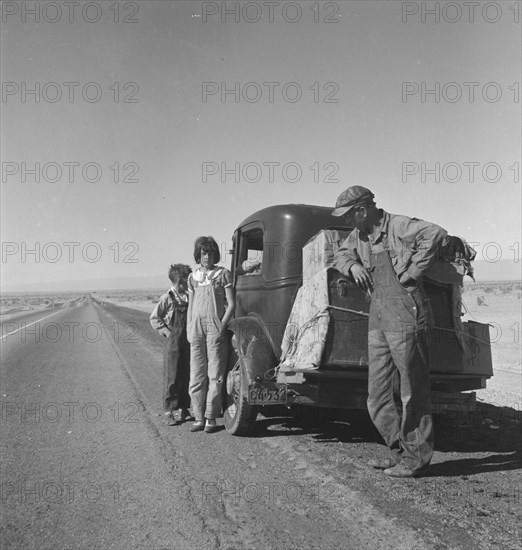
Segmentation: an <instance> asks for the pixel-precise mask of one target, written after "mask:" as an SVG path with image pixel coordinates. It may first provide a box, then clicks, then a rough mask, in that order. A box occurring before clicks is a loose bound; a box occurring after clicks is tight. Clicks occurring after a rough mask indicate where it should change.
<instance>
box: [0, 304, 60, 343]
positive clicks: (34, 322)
mask: <svg viewBox="0 0 522 550" xmlns="http://www.w3.org/2000/svg"><path fill="white" fill-rule="evenodd" d="M61 312H62V310H61V309H60V310H58V311H55V312H54V313H51V314H50V315H46V316H45V317H42V318H41V319H38V320H37V321H33V322H32V323H29V324H28V325H23V326H21V327H20V328H17V329H16V330H13V332H10V333H9V334H2V342H7V337H8V336H11V334H16V333H17V332H20V331H21V330H22V329H23V328H27V327H30V326H31V325H35V324H36V323H39V322H40V321H43V320H44V319H47V318H48V317H52V316H53V315H56V314H57V313H61ZM4 338H5V340H4Z"/></svg>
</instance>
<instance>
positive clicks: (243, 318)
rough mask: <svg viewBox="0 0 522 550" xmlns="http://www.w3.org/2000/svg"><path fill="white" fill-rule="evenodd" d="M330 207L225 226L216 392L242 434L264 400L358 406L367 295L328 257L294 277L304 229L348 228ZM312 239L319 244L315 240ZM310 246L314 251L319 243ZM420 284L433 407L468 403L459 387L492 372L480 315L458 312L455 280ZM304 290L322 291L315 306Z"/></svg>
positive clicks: (301, 208) (274, 211)
mask: <svg viewBox="0 0 522 550" xmlns="http://www.w3.org/2000/svg"><path fill="white" fill-rule="evenodd" d="M331 212H332V208H327V207H322V206H312V205H303V204H289V205H279V206H272V207H269V208H265V209H263V210H260V211H259V212H256V213H254V214H252V215H251V216H249V217H248V218H247V219H245V220H244V221H243V222H242V223H241V224H240V225H239V226H238V227H237V229H236V230H235V232H234V235H233V250H232V265H231V271H232V275H233V278H234V286H235V291H236V312H235V318H234V319H233V320H232V321H231V323H230V325H229V328H230V331H231V332H232V333H233V334H232V335H231V342H232V346H231V354H230V357H229V363H228V369H227V374H226V384H225V392H224V394H225V395H224V422H225V427H226V429H227V431H228V432H229V433H230V434H233V435H248V434H250V433H251V432H252V429H253V427H254V422H255V420H256V417H257V413H258V411H259V408H260V407H267V406H269V405H286V406H292V405H310V406H314V407H328V408H348V409H364V408H366V398H367V379H368V349H367V334H368V311H369V302H370V298H369V296H368V295H366V294H365V293H364V292H363V291H362V290H360V289H359V288H358V287H357V286H356V285H355V283H354V282H353V280H351V278H350V277H347V276H345V275H342V274H341V273H340V272H339V271H337V270H336V269H334V268H333V267H328V266H327V267H325V269H323V270H320V269H315V271H317V274H316V275H315V276H314V277H311V278H310V281H306V280H305V281H304V279H303V247H305V246H306V245H307V243H308V242H309V241H310V239H311V238H313V237H314V236H316V235H317V234H321V232H323V234H326V235H329V236H330V237H331V236H332V235H333V236H334V237H335V238H336V239H337V243H338V242H340V240H343V239H344V238H345V237H346V236H347V235H348V233H349V232H350V231H351V228H349V227H346V226H345V225H343V224H342V221H341V220H340V219H339V218H336V217H334V216H332V215H331ZM315 244H317V246H318V247H322V246H323V244H321V241H320V240H318V241H317V243H315ZM334 244H335V243H334ZM315 252H316V253H317V259H318V261H319V260H320V259H321V257H322V256H321V253H322V250H320V249H319V248H317V249H316V250H315ZM256 258H257V259H258V261H259V264H260V265H259V269H257V270H256V271H250V272H246V271H245V269H244V268H243V266H244V262H245V261H246V260H248V259H250V260H252V259H253V260H255V259H256ZM305 260H306V258H305ZM308 261H309V258H308ZM308 267H310V266H308ZM312 267H317V268H319V267H321V266H312ZM303 283H304V284H303ZM425 288H426V292H427V294H428V296H429V298H430V302H431V306H432V309H433V314H434V320H435V329H434V330H433V333H432V334H431V342H432V344H431V354H430V372H431V385H432V407H433V410H434V411H435V412H437V411H443V410H448V408H449V409H451V408H452V407H453V408H459V407H460V408H462V407H468V408H469V407H472V406H473V405H474V398H475V395H474V393H473V392H471V393H462V392H465V391H468V392H469V390H474V389H480V388H484V387H485V386H486V379H488V378H490V377H491V376H492V375H493V370H492V361H491V349H490V340H489V329H488V325H486V324H480V323H475V322H472V321H469V322H464V323H462V322H461V320H460V307H461V299H460V298H461V294H460V290H461V288H462V286H461V284H445V283H441V282H438V281H436V280H431V279H428V278H426V279H425ZM317 289H319V290H317ZM303 291H306V292H305V294H304V295H303V296H301V295H300V292H301V293H302V292H303ZM313 292H319V294H320V295H321V296H320V298H321V299H320V300H319V302H320V304H319V305H317V306H314V304H313V303H312V304H311V302H313V301H314V299H315V298H314V294H313ZM296 299H297V300H299V299H300V300H301V305H302V306H303V307H304V309H306V308H308V309H311V310H312V313H313V309H314V307H316V309H317V312H316V313H317V315H316V316H314V315H311V316H310V319H309V320H308V321H311V322H306V321H305V322H304V324H303V325H301V324H300V323H301V322H302V319H301V320H299V315H297V316H296V312H295V309H296V308H295V307H294V305H295V302H296ZM297 309H298V308H297ZM290 319H291V320H292V327H290V326H289V325H290V321H289V320H290ZM305 325H306V326H305ZM311 326H313V327H314V330H315V332H314V337H313V338H312V339H310V338H308V342H305V343H304V344H303V339H300V336H302V335H303V334H304V333H306V332H307V330H305V329H306V328H310V327H311ZM309 335H310V331H308V336H309ZM305 344H306V346H308V347H306V346H305ZM299 346H301V349H299ZM303 346H305V347H304V348H303ZM296 351H297V353H295V352H296ZM309 354H314V358H312V357H311V355H309ZM289 357H290V358H291V359H292V360H290V361H289Z"/></svg>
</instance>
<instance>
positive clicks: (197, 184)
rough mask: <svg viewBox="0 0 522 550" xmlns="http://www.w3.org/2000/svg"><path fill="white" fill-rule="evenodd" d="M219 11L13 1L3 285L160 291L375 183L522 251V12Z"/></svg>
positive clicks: (493, 8)
mask: <svg viewBox="0 0 522 550" xmlns="http://www.w3.org/2000/svg"><path fill="white" fill-rule="evenodd" d="M222 4H223V3H222V2H196V1H190V2H189V1H186V2H184V1H176V2H170V1H147V2H145V1H142V2H120V3H115V2H112V1H111V2H104V1H97V2H77V3H69V4H67V3H66V4H63V3H62V2H41V3H40V4H35V2H17V3H15V2H4V3H3V12H2V24H1V32H2V36H1V80H2V103H1V109H2V112H1V115H2V117H1V138H2V145H1V154H2V184H1V185H2V187H1V198H2V212H1V214H2V221H1V230H2V253H3V257H2V281H1V282H2V287H3V288H5V287H10V288H11V289H12V288H13V285H15V286H16V285H21V286H23V285H24V284H29V283H35V282H42V283H45V282H50V281H58V280H64V281H65V280H67V281H71V280H84V279H91V280H95V279H98V278H107V277H135V276H152V275H157V274H161V273H164V272H165V270H166V267H167V266H168V264H169V263H171V262H180V261H181V262H186V263H190V264H192V263H193V260H192V257H191V254H192V247H193V242H194V239H195V238H196V237H197V236H199V235H213V236H214V237H215V238H216V240H218V241H219V242H220V243H226V244H224V245H223V246H224V247H225V246H229V245H230V237H231V235H232V233H233V230H234V228H235V227H236V226H237V225H238V224H239V223H240V222H241V220H242V219H244V218H246V217H247V216H249V215H250V214H251V213H252V212H254V211H256V210H259V209H261V208H264V207H266V206H270V205H274V204H284V203H307V204H319V205H325V206H333V205H334V203H335V200H336V198H337V196H338V195H339V194H340V193H341V192H342V191H343V190H344V189H345V188H346V187H348V186H350V185H356V184H357V185H364V186H366V187H369V188H370V189H372V190H373V192H374V193H375V195H376V200H377V203H378V205H379V206H382V207H383V208H385V209H386V210H388V211H390V212H393V213H400V214H406V215H410V216H416V217H420V218H424V219H427V220H430V221H433V222H435V223H438V224H439V225H442V226H443V227H445V228H446V229H447V230H448V231H449V232H450V233H452V234H456V235H460V236H463V237H465V238H467V239H468V240H470V241H474V242H476V243H479V244H478V245H477V246H476V248H477V250H478V251H479V258H478V259H482V253H483V248H484V245H486V243H490V242H495V243H498V247H499V248H498V250H500V252H501V254H502V259H513V258H514V254H518V253H519V252H517V250H519V249H518V248H517V245H515V243H520V234H521V211H520V205H521V193H520V188H521V183H520V178H521V174H520V151H521V108H520V105H521V103H520V81H521V74H520V71H521V25H520V20H519V17H520V14H519V10H518V11H517V6H518V8H520V2H518V3H516V2H498V3H491V2H490V3H484V2H480V4H479V5H478V6H475V7H473V6H469V3H464V4H466V5H467V6H464V4H462V7H460V8H459V5H457V4H456V3H454V2H439V3H435V2H420V3H416V4H415V3H413V2H399V1H382V2H374V1H363V2H356V1H338V2H319V3H318V2H305V1H301V2H299V3H296V2H274V3H272V4H267V3H263V2H262V1H260V2H227V4H226V6H227V8H228V9H229V10H231V13H226V12H223V11H222ZM236 5H237V6H238V8H237V10H236V12H235V13H234V12H233V11H232V10H234V7H235V6H236ZM436 5H438V6H439V13H436V14H430V13H426V9H428V10H430V9H433V8H435V7H436ZM488 6H489V7H488ZM245 8H247V9H245ZM457 8H458V9H457ZM464 8H466V9H464ZM472 8H473V10H474V12H473V14H471V13H470V10H471V9H472ZM459 10H460V13H459ZM216 11H217V13H214V12H216ZM36 19H38V21H36ZM236 19H237V20H236ZM257 19H259V20H258V21H256V20H257ZM71 20H72V21H71ZM236 83H238V84H236ZM268 83H271V84H268ZM234 89H235V90H238V94H237V95H236V94H235V93H234V92H233V90H234ZM31 90H33V92H32V93H31ZM226 90H229V91H230V90H232V92H231V93H227V94H225V95H222V92H224V91H226ZM430 90H431V91H432V93H429V91H430ZM425 92H428V93H425ZM299 94H301V95H300V96H299ZM37 163H39V164H37ZM237 163H239V172H238V174H237V177H238V179H239V181H236V175H235V174H234V173H233V171H234V169H235V166H236V165H237ZM437 167H438V169H437ZM35 169H36V173H35ZM227 170H228V172H227ZM433 170H435V172H438V173H437V174H435V173H434V172H433ZM300 172H301V173H300ZM37 178H39V180H40V181H39V182H38V181H36V179H37ZM436 178H438V179H439V181H438V182H436V181H435V179H436ZM54 180H57V181H54ZM69 180H72V181H69ZM255 180H258V181H255ZM271 180H272V181H271ZM52 243H56V244H52ZM66 243H76V244H66ZM89 243H91V244H89ZM92 243H95V244H92ZM519 246H520V245H519V244H518V247H519ZM30 250H33V251H36V252H35V253H33V254H30V253H28V252H29V251H30ZM495 250H496V249H491V248H489V249H488V251H487V253H488V254H489V256H490V257H491V256H493V255H494V254H496V253H497V252H496V251H495ZM60 255H61V256H60Z"/></svg>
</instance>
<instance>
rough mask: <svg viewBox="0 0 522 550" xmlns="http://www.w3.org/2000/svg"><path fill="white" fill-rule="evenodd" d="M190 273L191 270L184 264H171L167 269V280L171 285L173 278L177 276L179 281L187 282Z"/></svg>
mask: <svg viewBox="0 0 522 550" xmlns="http://www.w3.org/2000/svg"><path fill="white" fill-rule="evenodd" d="M190 273H192V269H191V268H190V266H189V265H186V264H171V265H170V267H169V273H168V275H169V279H170V281H171V282H172V283H173V282H174V278H175V277H174V276H175V275H176V274H177V275H178V276H179V277H180V278H181V279H185V280H187V277H188V276H189V274H190Z"/></svg>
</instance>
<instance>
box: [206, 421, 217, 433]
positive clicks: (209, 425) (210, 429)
mask: <svg viewBox="0 0 522 550" xmlns="http://www.w3.org/2000/svg"><path fill="white" fill-rule="evenodd" d="M218 430H219V426H218V425H217V424H216V421H215V420H214V419H209V418H207V421H206V423H205V432H206V433H208V434H212V433H214V432H217V431H218Z"/></svg>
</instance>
